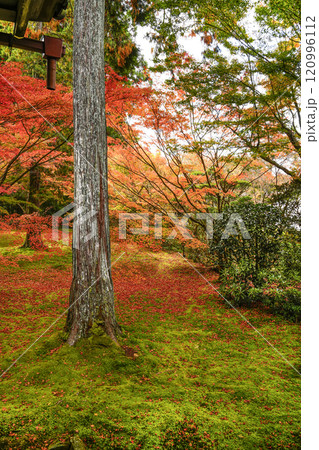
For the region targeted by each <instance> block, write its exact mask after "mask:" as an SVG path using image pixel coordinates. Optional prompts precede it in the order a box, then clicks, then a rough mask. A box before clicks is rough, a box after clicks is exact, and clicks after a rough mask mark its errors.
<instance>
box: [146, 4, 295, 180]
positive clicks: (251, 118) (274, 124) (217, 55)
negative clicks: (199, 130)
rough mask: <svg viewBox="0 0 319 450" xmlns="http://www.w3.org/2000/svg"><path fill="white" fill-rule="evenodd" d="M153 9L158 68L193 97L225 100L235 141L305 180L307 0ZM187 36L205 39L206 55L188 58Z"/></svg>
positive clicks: (227, 120)
mask: <svg viewBox="0 0 319 450" xmlns="http://www.w3.org/2000/svg"><path fill="white" fill-rule="evenodd" d="M151 11H152V12H151V13H150V14H149V16H148V20H149V23H150V25H151V27H152V30H153V33H150V35H151V37H152V39H153V40H154V41H155V42H156V62H157V66H156V67H155V69H154V70H157V71H160V72H163V71H165V72H166V73H167V75H171V78H170V80H169V82H170V83H171V84H172V85H173V86H174V87H175V88H177V89H183V90H184V91H185V92H186V93H187V94H188V95H189V96H190V97H196V98H198V99H200V100H204V101H205V102H207V103H209V102H210V103H211V104H212V105H213V106H215V105H220V106H224V108H225V111H227V114H226V115H225V116H224V118H223V125H224V126H225V127H227V128H228V129H229V131H230V132H231V134H232V137H233V142H234V144H235V145H236V144H237V145H240V146H245V147H246V148H247V150H249V152H250V153H251V154H252V155H253V157H255V158H256V157H257V158H258V159H262V160H263V161H264V162H266V163H267V164H269V165H270V166H271V167H274V168H276V169H278V170H280V171H281V172H282V173H285V174H286V175H288V176H289V177H291V179H300V2H299V1H296V2H287V1H285V0H278V1H276V2H274V1H272V0H267V1H265V2H263V3H261V4H258V5H255V4H253V3H252V2H246V1H242V0H236V1H234V2H222V3H221V2H219V1H206V0H201V1H199V2H188V3H187V5H186V4H184V3H183V2H180V1H179V0H175V1H173V2H166V1H163V2H156V3H154V4H153V8H152V10H151ZM187 35H189V36H199V37H201V39H202V42H203V47H202V60H200V58H196V59H194V58H192V59H188V60H187V61H185V59H183V58H181V55H182V54H183V52H184V50H183V49H182V48H180V47H181V45H180V38H181V37H185V36H187ZM274 136H276V137H275V138H274Z"/></svg>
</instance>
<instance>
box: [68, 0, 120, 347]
mask: <svg viewBox="0 0 319 450" xmlns="http://www.w3.org/2000/svg"><path fill="white" fill-rule="evenodd" d="M104 14H105V2H104V1H103V0H77V1H76V2H75V10H74V35H73V36H74V44H73V108H74V203H75V205H76V210H75V220H74V225H73V280H72V286H71V291H70V309H69V312H68V317H67V323H66V329H67V330H68V331H69V338H68V343H69V344H70V345H74V344H75V343H76V342H77V340H78V339H80V338H82V337H87V336H88V335H89V334H90V329H91V327H92V325H93V324H95V323H97V324H99V325H100V326H102V328H103V329H104V330H105V332H106V333H107V334H108V335H109V336H110V337H111V338H112V339H113V340H114V341H115V342H116V336H117V334H119V333H120V327H119V325H118V324H117V321H116V317H115V309H114V294H113V283H112V277H111V257H110V239H109V218H108V189H107V147H106V120H105V72H104Z"/></svg>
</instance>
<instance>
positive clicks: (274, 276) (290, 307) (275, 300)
mask: <svg viewBox="0 0 319 450" xmlns="http://www.w3.org/2000/svg"><path fill="white" fill-rule="evenodd" d="M296 278H297V277H296ZM221 280H222V285H221V287H220V293H221V294H222V295H223V296H224V297H225V298H226V299H227V300H229V301H231V303H232V304H233V305H236V306H248V307H254V306H258V305H263V306H265V307H266V308H267V309H268V310H269V311H270V312H272V313H274V314H279V315H281V316H283V317H285V318H286V319H290V320H293V321H300V314H301V292H300V284H299V283H298V280H295V281H292V280H290V279H287V278H286V277H285V276H284V275H283V273H281V272H279V271H276V270H272V271H271V270H268V271H266V270H265V271H261V272H260V273H259V276H258V277H257V278H256V279H254V280H253V279H252V277H250V278H249V277H248V278H247V279H245V278H244V277H242V276H241V273H240V271H239V270H238V268H229V269H224V271H223V273H222V276H221Z"/></svg>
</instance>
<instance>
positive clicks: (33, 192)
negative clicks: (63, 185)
mask: <svg viewBox="0 0 319 450" xmlns="http://www.w3.org/2000/svg"><path fill="white" fill-rule="evenodd" d="M40 183H41V172H40V167H38V166H37V167H35V168H33V169H31V170H30V171H29V194H28V202H30V203H32V204H33V205H35V206H39V198H38V194H39V191H40ZM26 209H27V214H34V213H37V209H36V208H34V207H33V206H32V205H27V208H26ZM36 217H37V216H36V215H35V216H34V222H33V223H34V225H33V226H32V222H31V223H30V224H29V226H28V230H27V234H26V237H25V240H24V244H23V246H22V248H31V249H34V250H41V249H45V248H46V247H45V245H44V243H43V240H42V236H41V226H40V224H39V223H37V221H36Z"/></svg>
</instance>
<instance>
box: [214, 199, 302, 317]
mask: <svg viewBox="0 0 319 450" xmlns="http://www.w3.org/2000/svg"><path fill="white" fill-rule="evenodd" d="M232 214H233V215H234V214H237V216H236V221H237V225H238V226H239V228H241V233H238V234H234V232H235V230H234V226H232V233H233V234H230V236H228V237H227V238H225V232H224V231H223V230H225V228H226V236H227V226H228V225H227V223H229V219H230V217H231V215H232ZM240 221H242V222H240ZM243 225H244V226H245V228H244V227H243ZM244 231H245V232H246V236H245V235H244V236H243V232H244ZM223 233H224V234H223ZM247 233H249V239H245V237H247ZM211 251H212V252H213V253H215V255H217V258H218V261H219V267H220V274H221V275H220V280H221V282H222V285H221V288H220V291H221V294H222V295H223V296H224V297H225V298H226V299H227V300H229V301H231V302H232V303H233V304H234V305H237V306H240V305H242V306H248V307H253V306H258V305H263V306H265V307H266V308H267V309H269V310H270V311H271V312H273V313H275V314H280V315H282V316H284V317H285V318H287V319H291V320H294V321H298V320H300V297H301V295H300V242H299V231H298V224H294V223H293V222H292V220H291V216H289V217H288V218H287V217H285V215H284V214H283V212H282V211H281V210H280V209H279V208H277V207H274V206H270V205H262V204H257V205H255V204H253V203H252V202H251V201H247V200H244V201H240V202H234V203H233V204H232V205H231V207H229V208H228V209H227V211H226V214H225V215H224V217H223V220H222V221H219V223H218V225H217V226H216V227H215V230H214V240H213V242H212V244H211Z"/></svg>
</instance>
